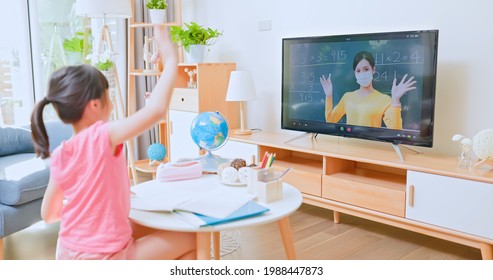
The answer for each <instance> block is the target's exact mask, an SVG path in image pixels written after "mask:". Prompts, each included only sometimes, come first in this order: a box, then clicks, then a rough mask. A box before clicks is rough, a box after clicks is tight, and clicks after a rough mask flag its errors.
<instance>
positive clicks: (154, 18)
mask: <svg viewBox="0 0 493 280" xmlns="http://www.w3.org/2000/svg"><path fill="white" fill-rule="evenodd" d="M149 17H150V18H151V23H165V22H166V9H160V10H157V9H149Z"/></svg>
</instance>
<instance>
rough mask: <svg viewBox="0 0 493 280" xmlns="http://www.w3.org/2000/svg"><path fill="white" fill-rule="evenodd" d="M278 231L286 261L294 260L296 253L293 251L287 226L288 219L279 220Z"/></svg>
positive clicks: (291, 239)
mask: <svg viewBox="0 0 493 280" xmlns="http://www.w3.org/2000/svg"><path fill="white" fill-rule="evenodd" d="M278 224H279V231H280V232H281V237H282V243H283V245H284V250H285V251H286V256H287V257H288V260H296V252H295V251H294V243H293V235H292V233H291V226H290V224H289V217H284V218H282V219H280V220H279V222H278Z"/></svg>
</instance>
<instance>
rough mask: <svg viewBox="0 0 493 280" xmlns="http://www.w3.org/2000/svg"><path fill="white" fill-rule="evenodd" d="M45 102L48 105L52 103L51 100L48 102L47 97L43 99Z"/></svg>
mask: <svg viewBox="0 0 493 280" xmlns="http://www.w3.org/2000/svg"><path fill="white" fill-rule="evenodd" d="M43 101H44V103H46V104H48V103H50V102H51V101H50V100H48V98H46V97H45V98H43Z"/></svg>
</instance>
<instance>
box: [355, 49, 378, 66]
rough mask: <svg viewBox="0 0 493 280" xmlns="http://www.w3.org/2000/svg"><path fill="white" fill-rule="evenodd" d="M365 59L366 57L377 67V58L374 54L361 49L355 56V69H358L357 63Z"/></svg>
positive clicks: (371, 64)
mask: <svg viewBox="0 0 493 280" xmlns="http://www.w3.org/2000/svg"><path fill="white" fill-rule="evenodd" d="M363 59H366V60H367V61H368V62H369V63H370V66H371V68H374V67H375V58H373V55H372V54H371V53H370V52H367V51H360V52H359V53H357V54H356V55H355V56H354V60H353V70H355V69H356V65H358V63H359V62H360V61H362V60H363Z"/></svg>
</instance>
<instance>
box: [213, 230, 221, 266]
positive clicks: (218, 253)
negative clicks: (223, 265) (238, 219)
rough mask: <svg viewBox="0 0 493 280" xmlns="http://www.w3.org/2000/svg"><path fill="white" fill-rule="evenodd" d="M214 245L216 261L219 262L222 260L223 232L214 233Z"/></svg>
mask: <svg viewBox="0 0 493 280" xmlns="http://www.w3.org/2000/svg"><path fill="white" fill-rule="evenodd" d="M212 244H214V259H215V260H219V259H220V258H221V232H219V231H215V232H213V233H212Z"/></svg>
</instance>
